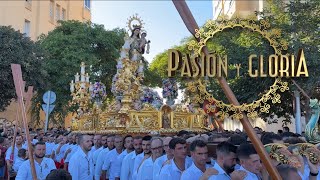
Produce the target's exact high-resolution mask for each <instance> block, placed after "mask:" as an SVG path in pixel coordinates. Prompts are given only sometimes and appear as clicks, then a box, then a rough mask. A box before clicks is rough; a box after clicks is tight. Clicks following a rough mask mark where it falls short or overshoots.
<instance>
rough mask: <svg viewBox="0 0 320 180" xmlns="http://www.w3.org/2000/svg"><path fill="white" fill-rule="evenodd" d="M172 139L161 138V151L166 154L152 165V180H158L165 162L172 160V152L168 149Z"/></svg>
mask: <svg viewBox="0 0 320 180" xmlns="http://www.w3.org/2000/svg"><path fill="white" fill-rule="evenodd" d="M171 139H172V137H165V138H163V149H164V151H165V152H166V154H165V155H163V156H161V157H159V158H158V159H156V161H155V162H154V164H153V180H158V178H159V174H160V170H161V168H162V167H163V166H164V164H165V162H166V161H167V160H170V159H172V158H173V152H172V150H171V149H170V148H169V142H170V141H171Z"/></svg>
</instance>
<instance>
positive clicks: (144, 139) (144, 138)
mask: <svg viewBox="0 0 320 180" xmlns="http://www.w3.org/2000/svg"><path fill="white" fill-rule="evenodd" d="M151 139H152V137H151V136H144V137H143V138H142V141H151Z"/></svg>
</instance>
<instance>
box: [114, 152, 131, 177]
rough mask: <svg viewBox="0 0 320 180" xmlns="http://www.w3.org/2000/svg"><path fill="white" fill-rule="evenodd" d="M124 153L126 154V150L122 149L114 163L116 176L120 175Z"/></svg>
mask: <svg viewBox="0 0 320 180" xmlns="http://www.w3.org/2000/svg"><path fill="white" fill-rule="evenodd" d="M126 155H128V150H125V151H122V153H121V154H120V155H119V156H118V157H117V159H116V164H115V176H116V177H120V173H121V165H122V161H123V159H124V157H126Z"/></svg>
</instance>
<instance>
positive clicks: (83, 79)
mask: <svg viewBox="0 0 320 180" xmlns="http://www.w3.org/2000/svg"><path fill="white" fill-rule="evenodd" d="M85 80H86V79H85V75H84V74H81V82H85Z"/></svg>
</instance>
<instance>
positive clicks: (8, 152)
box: [6, 146, 12, 160]
mask: <svg viewBox="0 0 320 180" xmlns="http://www.w3.org/2000/svg"><path fill="white" fill-rule="evenodd" d="M11 152H12V146H10V147H9V148H8V150H7V151H6V160H10V155H11Z"/></svg>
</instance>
